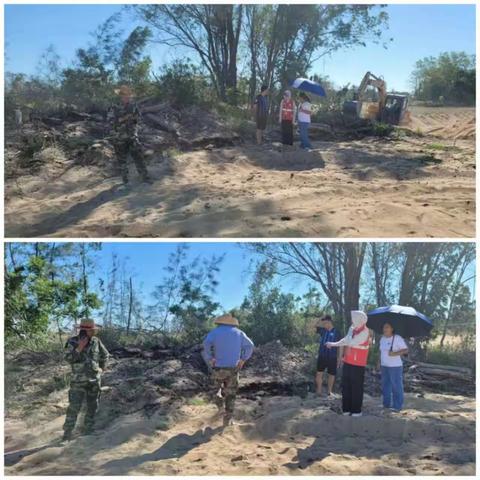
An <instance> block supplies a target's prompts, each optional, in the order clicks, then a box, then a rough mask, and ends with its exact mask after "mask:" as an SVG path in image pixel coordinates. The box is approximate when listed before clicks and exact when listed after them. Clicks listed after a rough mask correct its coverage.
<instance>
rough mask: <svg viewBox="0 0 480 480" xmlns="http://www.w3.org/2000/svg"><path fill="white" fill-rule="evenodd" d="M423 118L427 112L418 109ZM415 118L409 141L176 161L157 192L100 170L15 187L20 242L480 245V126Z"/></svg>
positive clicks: (445, 112)
mask: <svg viewBox="0 0 480 480" xmlns="http://www.w3.org/2000/svg"><path fill="white" fill-rule="evenodd" d="M417 110H418V109H417ZM417 110H414V115H413V117H412V122H411V125H410V126H409V128H410V129H411V131H414V132H415V131H418V132H423V133H427V136H423V137H417V136H405V137H403V138H401V139H399V140H392V139H385V140H380V139H374V138H367V139H364V140H358V141H351V142H314V147H315V149H314V151H312V152H304V151H301V150H299V149H293V150H290V151H286V152H281V151H279V150H278V149H276V147H275V146H273V147H272V145H266V146H265V147H261V148H260V147H256V146H254V145H247V144H245V145H241V146H237V147H228V148H217V149H205V150H196V151H192V152H188V153H179V152H177V153H174V154H172V155H170V156H165V157H164V158H163V159H158V160H157V161H156V162H153V164H152V165H151V168H150V169H151V172H152V175H153V176H154V178H155V182H154V183H153V185H142V184H140V183H139V182H138V180H137V178H136V174H135V172H134V171H133V170H134V167H133V165H132V166H131V170H132V177H133V178H134V180H133V182H132V185H131V186H130V187H128V188H127V189H122V188H120V182H119V179H118V177H116V176H112V174H111V172H107V171H105V169H99V168H97V167H79V166H71V165H70V166H69V168H66V167H65V169H64V171H60V172H59V169H58V166H57V167H55V168H54V169H52V170H48V168H44V170H43V171H42V172H40V173H38V174H35V175H32V176H22V177H20V178H17V179H16V180H11V179H10V180H7V182H6V201H5V212H6V213H5V221H6V235H7V236H8V237H32V236H37V237H38V236H50V237H85V236H87V237H220V236H222V237H329V238H331V237H473V236H474V225H475V223H474V219H475V142H474V130H473V131H470V130H471V129H472V125H473V128H474V126H475V116H474V112H473V110H472V111H470V109H426V110H425V109H423V110H422V109H419V110H418V111H417Z"/></svg>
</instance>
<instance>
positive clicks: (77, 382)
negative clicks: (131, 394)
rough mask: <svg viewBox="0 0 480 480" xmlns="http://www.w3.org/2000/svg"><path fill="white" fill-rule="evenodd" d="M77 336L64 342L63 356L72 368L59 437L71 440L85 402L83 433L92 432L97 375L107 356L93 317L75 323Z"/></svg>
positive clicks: (98, 379)
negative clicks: (61, 431)
mask: <svg viewBox="0 0 480 480" xmlns="http://www.w3.org/2000/svg"><path fill="white" fill-rule="evenodd" d="M76 328H77V329H78V335H75V336H74V337H71V338H69V339H68V340H67V343H66V344H65V359H66V360H67V362H69V363H70V365H71V367H72V376H71V380H70V390H69V392H68V402H69V404H68V408H67V414H66V418H65V423H64V425H63V431H64V435H63V440H64V441H65V440H71V438H72V432H73V429H74V428H75V424H76V423H77V417H78V414H79V412H80V409H81V408H82V404H83V402H84V401H85V402H86V404H87V409H86V413H85V425H84V428H83V434H85V435H88V434H90V433H92V432H93V426H94V422H95V414H96V412H97V409H98V401H99V398H100V384H101V375H102V372H103V370H104V369H105V367H106V365H107V361H108V357H109V353H108V350H107V349H106V348H105V346H104V345H103V343H102V341H101V340H100V339H99V338H98V337H96V336H95V334H96V333H97V331H98V326H97V325H95V322H94V321H93V320H90V319H88V318H86V319H83V320H82V321H81V322H80V325H77V326H76Z"/></svg>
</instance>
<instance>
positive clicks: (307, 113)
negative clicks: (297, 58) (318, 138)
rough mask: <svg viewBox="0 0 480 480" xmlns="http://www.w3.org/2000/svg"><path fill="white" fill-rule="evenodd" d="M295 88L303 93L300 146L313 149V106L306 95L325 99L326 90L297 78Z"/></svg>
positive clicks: (301, 97) (300, 111)
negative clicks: (311, 131)
mask: <svg viewBox="0 0 480 480" xmlns="http://www.w3.org/2000/svg"><path fill="white" fill-rule="evenodd" d="M291 85H292V87H293V88H296V89H298V90H300V91H301V93H300V99H301V101H302V103H301V104H300V106H299V108H298V129H299V130H300V146H301V147H302V148H305V149H307V150H308V149H310V148H312V145H311V144H310V139H309V138H308V128H309V127H310V123H311V114H312V104H311V101H310V98H309V96H308V95H307V94H306V93H305V92H308V93H311V94H313V95H316V96H318V97H325V96H326V93H325V89H324V88H323V87H322V86H321V85H320V84H318V83H316V82H314V81H312V80H309V79H308V78H302V77H299V78H296V79H295V80H294V81H293V82H292V83H291Z"/></svg>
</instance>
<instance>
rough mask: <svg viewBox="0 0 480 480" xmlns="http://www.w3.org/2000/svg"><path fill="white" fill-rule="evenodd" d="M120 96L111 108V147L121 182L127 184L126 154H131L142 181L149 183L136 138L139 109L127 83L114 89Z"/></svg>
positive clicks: (138, 141) (140, 148)
mask: <svg viewBox="0 0 480 480" xmlns="http://www.w3.org/2000/svg"><path fill="white" fill-rule="evenodd" d="M115 93H116V94H117V95H118V96H119V97H120V103H119V104H118V105H115V106H114V107H113V109H112V112H111V113H112V116H111V118H112V122H113V130H114V134H113V136H112V137H113V140H112V143H113V147H114V149H115V155H116V157H117V162H118V165H119V168H120V172H121V175H122V180H123V183H124V184H125V185H126V184H128V156H129V155H131V156H132V158H133V160H134V162H135V167H136V168H137V171H138V173H139V175H140V177H141V179H142V181H143V182H146V183H151V178H150V176H149V174H148V171H147V167H146V165H145V156H144V154H143V148H142V144H141V143H140V140H139V138H138V125H139V122H140V110H139V109H138V106H137V104H136V103H135V101H134V100H133V91H132V89H131V88H130V87H129V86H128V85H122V86H121V87H120V88H118V89H116V90H115Z"/></svg>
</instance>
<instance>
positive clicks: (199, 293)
mask: <svg viewBox="0 0 480 480" xmlns="http://www.w3.org/2000/svg"><path fill="white" fill-rule="evenodd" d="M188 248H189V247H188V246H187V245H185V244H183V245H179V246H178V248H177V250H176V251H175V252H174V253H173V254H171V255H170V257H169V263H168V265H167V267H166V268H165V269H164V270H165V273H166V276H165V277H164V279H163V281H162V283H160V284H159V285H157V286H156V287H155V290H154V292H153V297H154V298H155V299H156V303H155V304H154V305H152V306H150V308H149V319H148V323H149V324H150V325H152V326H154V327H155V328H156V329H158V330H159V331H162V332H165V333H167V334H168V335H174V336H176V337H177V338H178V339H179V341H181V342H184V343H187V344H188V343H195V342H199V341H201V340H202V339H203V337H204V336H205V334H206V333H207V332H208V330H209V329H210V328H211V327H212V323H211V320H212V318H213V317H214V316H215V314H216V312H217V311H218V309H219V307H220V305H219V303H217V302H215V301H214V300H213V298H212V296H213V294H214V293H215V291H216V288H217V286H218V274H219V271H220V265H221V263H222V261H223V256H218V257H217V256H212V257H211V258H201V257H196V258H194V259H193V260H191V261H189V259H188Z"/></svg>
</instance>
